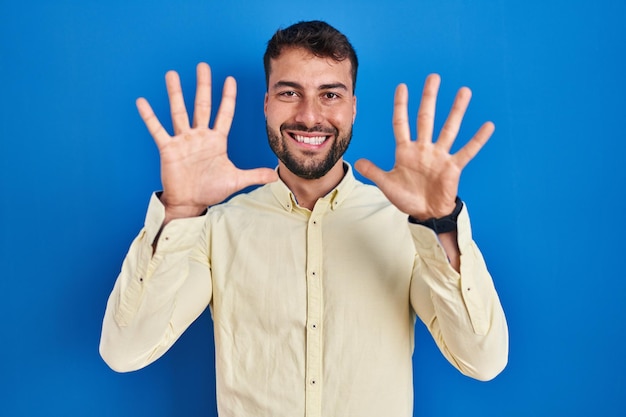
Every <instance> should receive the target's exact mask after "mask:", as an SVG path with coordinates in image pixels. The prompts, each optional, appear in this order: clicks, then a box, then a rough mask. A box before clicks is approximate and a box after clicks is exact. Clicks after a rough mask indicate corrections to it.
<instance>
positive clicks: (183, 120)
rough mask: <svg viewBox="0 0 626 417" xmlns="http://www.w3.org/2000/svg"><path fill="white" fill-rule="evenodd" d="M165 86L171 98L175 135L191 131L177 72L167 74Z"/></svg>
mask: <svg viewBox="0 0 626 417" xmlns="http://www.w3.org/2000/svg"><path fill="white" fill-rule="evenodd" d="M165 84H166V86H167V95H168V97H169V98H170V113H171V114H172V125H173V126H174V134H175V135H178V134H179V133H180V132H182V131H185V130H189V116H188V115H187V109H186V108H185V100H184V98H183V89H182V88H181V86H180V77H179V76H178V73H176V71H168V72H167V74H165Z"/></svg>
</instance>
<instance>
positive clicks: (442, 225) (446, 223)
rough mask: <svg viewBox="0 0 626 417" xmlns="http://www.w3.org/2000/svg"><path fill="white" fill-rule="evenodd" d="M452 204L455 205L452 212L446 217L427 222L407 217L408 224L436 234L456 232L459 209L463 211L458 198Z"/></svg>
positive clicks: (461, 203) (431, 219)
mask: <svg viewBox="0 0 626 417" xmlns="http://www.w3.org/2000/svg"><path fill="white" fill-rule="evenodd" d="M454 202H455V203H456V206H455V207H454V211H452V213H450V214H448V215H447V216H444V217H439V218H438V219H435V218H434V217H433V218H430V219H428V220H424V221H423V222H422V221H419V220H417V219H415V218H413V217H411V216H409V222H411V223H413V224H421V225H422V226H426V227H428V228H429V229H432V230H433V231H434V232H435V233H437V234H439V233H448V232H454V231H455V230H456V220H457V218H458V217H459V213H460V212H461V209H463V202H462V201H461V199H460V198H459V197H457V198H456V200H454Z"/></svg>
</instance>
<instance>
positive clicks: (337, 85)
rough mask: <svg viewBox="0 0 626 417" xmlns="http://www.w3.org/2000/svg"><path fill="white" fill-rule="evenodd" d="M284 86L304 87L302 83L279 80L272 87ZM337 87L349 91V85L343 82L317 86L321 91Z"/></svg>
mask: <svg viewBox="0 0 626 417" xmlns="http://www.w3.org/2000/svg"><path fill="white" fill-rule="evenodd" d="M282 87H291V88H297V89H302V88H303V87H302V85H301V84H299V83H296V82H293V81H278V82H276V84H274V86H273V87H272V88H273V89H277V88H282ZM337 88H338V89H341V90H346V91H348V87H346V85H345V84H343V83H331V84H322V85H320V86H319V87H317V89H318V90H320V91H323V90H334V89H337Z"/></svg>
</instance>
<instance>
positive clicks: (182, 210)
mask: <svg viewBox="0 0 626 417" xmlns="http://www.w3.org/2000/svg"><path fill="white" fill-rule="evenodd" d="M157 197H158V198H159V200H160V201H161V204H163V208H164V209H165V220H164V222H163V223H164V224H167V223H169V222H171V221H172V220H176V219H184V218H190V217H198V216H200V215H202V214H204V213H205V212H206V210H207V207H206V206H198V205H187V204H172V203H171V202H169V201H168V199H167V197H166V196H164V194H163V193H162V192H161V193H157Z"/></svg>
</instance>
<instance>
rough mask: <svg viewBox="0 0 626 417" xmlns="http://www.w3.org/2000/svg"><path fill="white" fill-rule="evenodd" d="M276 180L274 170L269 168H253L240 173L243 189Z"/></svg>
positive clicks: (276, 175) (276, 176)
mask: <svg viewBox="0 0 626 417" xmlns="http://www.w3.org/2000/svg"><path fill="white" fill-rule="evenodd" d="M276 180H278V174H277V173H276V170H274V169H270V168H255V169H247V170H242V171H241V182H242V183H243V184H244V187H247V186H249V185H262V184H267V183H268V182H274V181H276Z"/></svg>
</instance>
